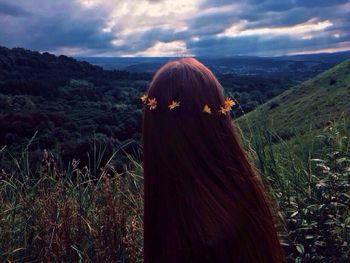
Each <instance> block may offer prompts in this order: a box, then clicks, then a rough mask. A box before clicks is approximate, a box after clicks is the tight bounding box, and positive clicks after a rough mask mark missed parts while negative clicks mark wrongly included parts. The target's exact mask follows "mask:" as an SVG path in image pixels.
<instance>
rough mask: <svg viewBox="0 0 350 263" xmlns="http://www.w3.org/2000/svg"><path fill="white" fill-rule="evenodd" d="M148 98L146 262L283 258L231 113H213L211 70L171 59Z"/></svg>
mask: <svg viewBox="0 0 350 263" xmlns="http://www.w3.org/2000/svg"><path fill="white" fill-rule="evenodd" d="M148 98H149V99H153V98H155V99H156V101H157V106H156V108H154V109H150V107H148V106H146V107H145V110H144V116H143V131H142V143H143V151H144V160H143V168H144V193H145V199H144V262H145V263H158V262H161V263H172V262H174V263H175V262H176V263H187V262H191V263H193V262H201V263H203V262H219V263H221V262H269V263H273V262H284V256H283V251H282V248H281V245H280V242H279V240H278V237H277V233H276V229H275V225H274V220H273V214H272V209H271V208H270V205H269V201H268V197H267V194H266V192H265V190H264V187H263V184H262V181H261V178H260V176H259V175H258V174H257V173H256V172H255V170H254V167H253V166H252V165H251V164H250V162H249V161H248V158H247V156H246V153H245V152H244V150H243V149H242V146H241V144H240V140H239V137H238V135H237V132H236V130H235V127H234V125H233V122H232V120H231V118H230V116H229V114H226V115H224V114H217V113H218V111H219V109H220V106H222V105H224V94H223V88H222V87H221V85H220V84H219V82H218V80H217V79H216V78H215V76H214V75H213V73H212V72H211V71H210V70H209V69H208V68H207V67H205V66H204V65H203V64H201V63H200V62H198V61H197V60H196V59H193V58H183V59H180V60H177V61H172V62H169V63H167V64H165V65H164V66H163V67H161V68H160V69H159V70H158V72H157V73H156V74H155V76H154V77H153V80H152V82H151V83H150V87H149V90H148ZM173 100H174V101H176V102H179V103H180V106H178V107H176V108H174V109H172V110H170V109H169V108H168V105H169V103H170V102H171V101H173ZM205 104H207V105H208V106H209V107H210V108H211V111H212V114H209V113H207V112H203V107H204V105H205Z"/></svg>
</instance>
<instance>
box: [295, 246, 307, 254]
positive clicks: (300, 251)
mask: <svg viewBox="0 0 350 263" xmlns="http://www.w3.org/2000/svg"><path fill="white" fill-rule="evenodd" d="M296 248H297V250H298V252H299V253H300V254H301V255H303V254H304V252H305V250H304V246H303V245H302V244H297V245H296Z"/></svg>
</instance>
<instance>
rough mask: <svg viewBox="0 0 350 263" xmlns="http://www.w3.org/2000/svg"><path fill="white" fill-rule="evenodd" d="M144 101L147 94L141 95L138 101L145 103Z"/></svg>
mask: <svg viewBox="0 0 350 263" xmlns="http://www.w3.org/2000/svg"><path fill="white" fill-rule="evenodd" d="M146 99H147V94H143V95H142V96H141V97H140V100H141V101H142V102H146Z"/></svg>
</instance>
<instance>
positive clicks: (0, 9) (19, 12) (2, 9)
mask: <svg viewBox="0 0 350 263" xmlns="http://www.w3.org/2000/svg"><path fill="white" fill-rule="evenodd" d="M0 15H8V16H26V15H29V13H28V12H27V11H25V10H24V9H23V8H21V7H20V6H16V5H13V4H11V3H2V2H0Z"/></svg>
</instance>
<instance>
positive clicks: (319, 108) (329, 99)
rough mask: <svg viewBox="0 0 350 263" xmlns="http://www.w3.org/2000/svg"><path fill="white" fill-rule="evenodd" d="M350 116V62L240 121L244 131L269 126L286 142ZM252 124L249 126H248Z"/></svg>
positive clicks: (272, 101)
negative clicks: (259, 126) (258, 126)
mask: <svg viewBox="0 0 350 263" xmlns="http://www.w3.org/2000/svg"><path fill="white" fill-rule="evenodd" d="M349 115H350V60H346V61H344V62H342V63H340V64H338V65H337V66H335V67H333V68H331V69H329V70H327V71H325V72H323V73H321V74H319V75H317V76H316V77H315V78H312V79H310V80H308V81H305V82H303V83H302V84H300V85H297V86H295V87H293V88H291V89H289V90H287V91H285V92H283V93H282V94H280V95H279V96H277V97H275V98H274V99H272V100H270V101H269V102H267V103H265V104H263V105H262V106H260V107H259V108H257V109H256V110H254V111H252V112H250V113H248V114H246V115H245V116H243V117H241V118H240V119H238V120H237V122H238V124H239V125H240V126H241V128H242V129H243V130H248V129H252V128H253V127H254V126H255V125H263V126H265V125H268V126H269V127H271V129H272V132H274V133H276V135H277V136H279V137H281V138H283V139H290V138H292V137H301V136H304V135H309V134H313V133H314V132H315V131H318V130H320V129H322V128H324V127H326V126H327V124H329V122H330V121H334V120H335V121H336V120H338V119H339V118H340V117H341V116H343V117H345V119H348V117H349ZM248 123H249V126H248Z"/></svg>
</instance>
